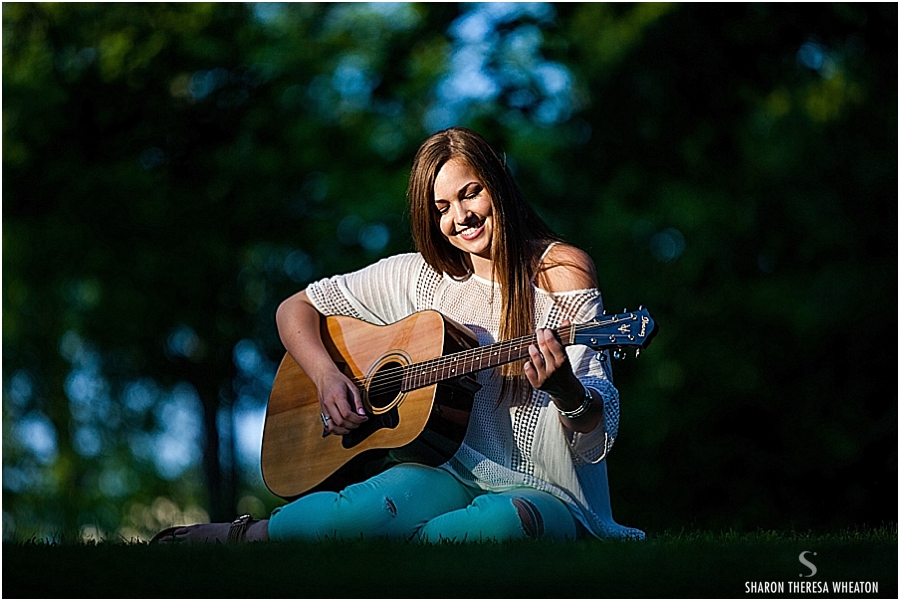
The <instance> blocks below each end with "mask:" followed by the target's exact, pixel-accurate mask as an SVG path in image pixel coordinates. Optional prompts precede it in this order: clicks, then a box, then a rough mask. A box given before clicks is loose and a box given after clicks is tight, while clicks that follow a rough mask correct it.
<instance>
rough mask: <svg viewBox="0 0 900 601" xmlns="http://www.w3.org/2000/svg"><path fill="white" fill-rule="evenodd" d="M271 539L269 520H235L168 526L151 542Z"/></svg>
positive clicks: (226, 541)
mask: <svg viewBox="0 0 900 601" xmlns="http://www.w3.org/2000/svg"><path fill="white" fill-rule="evenodd" d="M265 540H269V520H255V521H252V520H249V518H248V519H246V520H243V522H242V519H241V518H238V519H237V520H235V521H234V522H231V523H226V522H220V523H214V524H195V525H193V526H175V527H172V528H166V529H165V530H163V531H162V532H160V533H159V534H157V535H156V536H154V537H153V538H152V539H151V540H150V542H151V543H229V542H239V543H240V542H253V541H265Z"/></svg>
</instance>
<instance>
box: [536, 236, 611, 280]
mask: <svg viewBox="0 0 900 601" xmlns="http://www.w3.org/2000/svg"><path fill="white" fill-rule="evenodd" d="M536 283H537V285H538V287H539V288H543V289H544V290H547V291H549V292H567V291H569V290H585V289H588V288H596V287H597V270H596V269H595V268H594V261H593V259H591V256H590V255H589V254H587V253H586V252H584V251H583V250H581V249H580V248H578V247H575V246H572V245H571V244H565V243H560V244H555V245H554V246H553V247H552V248H551V249H550V251H549V252H548V253H547V256H546V257H544V260H543V262H542V263H541V265H540V267H539V268H538V274H537V279H536Z"/></svg>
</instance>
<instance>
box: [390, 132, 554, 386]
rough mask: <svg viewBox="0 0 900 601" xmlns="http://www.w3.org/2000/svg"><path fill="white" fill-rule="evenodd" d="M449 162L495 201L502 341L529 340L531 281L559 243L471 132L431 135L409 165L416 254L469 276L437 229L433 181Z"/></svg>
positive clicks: (463, 258)
mask: <svg viewBox="0 0 900 601" xmlns="http://www.w3.org/2000/svg"><path fill="white" fill-rule="evenodd" d="M450 159H461V160H463V161H465V162H466V163H467V164H468V165H469V166H470V167H471V168H472V169H473V170H474V171H475V173H476V174H477V175H478V178H479V179H480V180H481V183H482V184H483V185H484V187H485V188H486V189H487V191H488V193H489V194H490V195H491V199H492V201H493V220H494V228H493V238H492V239H491V258H492V269H493V273H492V276H493V279H494V281H496V282H497V283H498V284H499V285H500V293H501V302H502V305H501V313H500V339H501V340H509V339H512V338H517V337H520V336H525V335H527V334H531V333H533V332H534V327H535V323H534V319H535V316H534V291H533V289H532V285H531V282H532V278H533V277H534V275H535V273H536V272H537V269H538V267H539V263H540V260H541V256H542V254H543V251H544V249H545V248H546V246H547V244H548V243H550V242H551V241H558V240H560V238H559V236H557V235H556V234H555V233H554V232H553V230H551V229H550V227H549V226H548V225H547V224H546V223H545V222H544V220H543V219H541V218H540V217H539V216H538V214H537V213H535V212H534V210H533V209H532V208H531V207H530V206H529V205H528V203H526V202H525V199H524V197H523V196H522V192H521V191H520V190H519V186H518V185H516V182H515V180H514V179H513V177H512V174H511V173H510V171H509V168H508V167H507V165H506V161H505V160H503V159H502V158H501V157H500V155H498V154H497V152H496V151H495V150H494V149H493V148H492V147H491V146H490V145H489V144H488V143H487V142H486V141H485V140H484V138H482V137H481V136H480V135H479V134H477V133H476V132H474V131H472V130H470V129H467V128H464V127H451V128H449V129H445V130H443V131H439V132H437V133H435V134H432V135H431V136H430V137H429V138H428V139H427V140H425V141H424V142H423V143H422V145H421V146H420V147H419V150H418V152H417V153H416V156H415V159H413V165H412V170H411V171H410V175H409V188H408V189H407V193H406V196H407V201H408V202H409V210H410V222H411V224H412V234H413V241H414V242H415V245H416V249H417V250H418V251H419V252H420V253H421V254H422V257H423V258H424V259H425V261H426V262H427V263H428V264H429V265H430V266H431V267H432V268H433V269H435V270H437V271H439V272H443V273H447V274H449V275H451V276H453V277H456V278H463V277H466V276H467V275H469V273H470V266H469V262H468V255H467V253H465V252H464V251H462V250H460V249H458V248H456V247H455V246H453V245H452V244H450V242H449V241H448V240H447V238H446V237H444V235H443V234H442V233H441V231H440V228H439V227H438V220H439V214H438V212H437V208H436V207H435V204H434V180H435V178H436V177H437V174H438V171H440V169H441V167H443V166H444V164H445V163H446V162H447V161H449V160H450ZM501 373H502V374H503V375H504V376H507V377H512V376H520V375H521V373H522V363H521V362H518V363H514V364H510V365H505V366H504V367H503V368H502V372H501ZM516 381H517V382H518V381H521V379H520V378H516ZM504 389H506V385H505V384H504ZM514 390H516V391H519V390H521V388H520V385H519V384H516V385H514Z"/></svg>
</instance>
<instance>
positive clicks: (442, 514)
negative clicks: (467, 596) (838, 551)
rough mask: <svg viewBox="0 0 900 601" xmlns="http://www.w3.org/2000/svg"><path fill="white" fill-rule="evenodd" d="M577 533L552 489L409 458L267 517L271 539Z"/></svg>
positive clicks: (559, 536) (463, 538) (558, 536)
mask: <svg viewBox="0 0 900 601" xmlns="http://www.w3.org/2000/svg"><path fill="white" fill-rule="evenodd" d="M577 533H578V526H577V524H576V520H575V518H574V517H573V516H572V513H571V512H570V511H569V509H568V507H566V504H565V503H563V502H562V501H560V500H559V499H557V498H556V497H554V496H553V495H551V494H550V493H547V492H544V491H540V490H537V489H534V488H525V487H522V488H515V489H512V490H508V491H504V492H500V493H490V492H485V491H481V490H477V489H473V488H471V487H468V486H466V485H464V484H463V483H462V482H460V481H459V480H457V479H456V478H455V477H454V476H453V475H451V474H450V473H449V472H447V471H445V470H442V469H439V468H434V467H427V466H424V465H419V464H415V463H403V464H400V465H397V466H394V467H392V468H390V469H388V470H386V471H384V472H382V473H381V474H378V475H377V476H374V477H372V478H370V479H368V480H366V481H365V482H360V483H358V484H354V485H352V486H348V487H347V488H345V489H344V490H343V491H341V492H339V493H335V492H317V493H312V494H310V495H307V496H305V497H301V498H299V499H297V500H296V501H293V502H291V503H288V504H287V505H284V506H283V507H279V508H278V509H276V510H275V511H274V512H272V516H271V518H270V519H269V538H271V539H272V540H312V541H315V540H322V539H326V538H328V539H344V540H347V539H359V538H393V539H403V540H418V541H421V542H432V543H436V542H442V541H454V542H477V541H487V540H497V541H503V540H513V539H525V538H542V539H545V540H566V539H569V540H574V539H575V538H576V536H577Z"/></svg>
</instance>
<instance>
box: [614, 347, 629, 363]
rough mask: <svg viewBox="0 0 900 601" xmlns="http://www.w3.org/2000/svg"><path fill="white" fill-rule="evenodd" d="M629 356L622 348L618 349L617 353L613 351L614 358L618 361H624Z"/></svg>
mask: <svg viewBox="0 0 900 601" xmlns="http://www.w3.org/2000/svg"><path fill="white" fill-rule="evenodd" d="M627 356H628V353H626V352H625V351H624V350H622V349H620V348H617V349H616V350H615V351H613V358H615V359H616V361H624V360H625V357H627Z"/></svg>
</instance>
